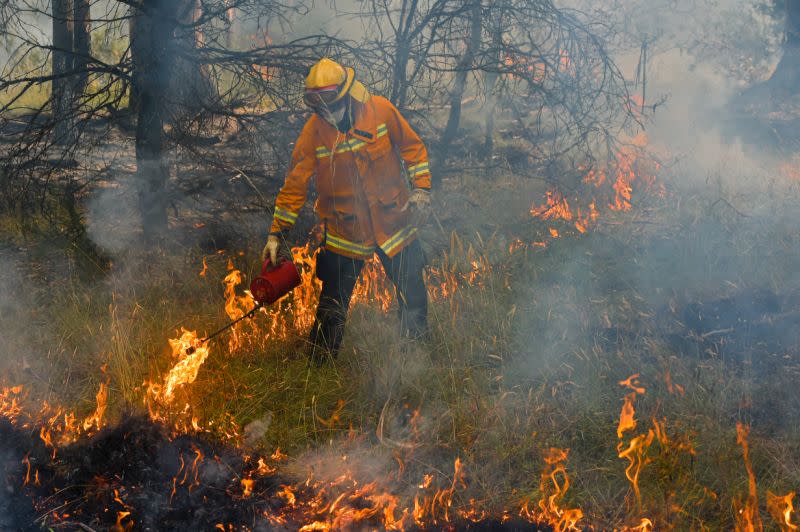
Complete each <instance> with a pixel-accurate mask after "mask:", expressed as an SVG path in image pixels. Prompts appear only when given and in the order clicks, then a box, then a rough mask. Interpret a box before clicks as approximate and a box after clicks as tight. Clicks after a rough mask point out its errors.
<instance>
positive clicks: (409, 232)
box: [381, 227, 417, 255]
mask: <svg viewBox="0 0 800 532" xmlns="http://www.w3.org/2000/svg"><path fill="white" fill-rule="evenodd" d="M416 233H417V228H416V227H406V228H405V229H401V230H400V231H398V232H397V233H395V234H394V235H393V236H391V237H390V238H389V240H387V241H386V242H384V243H383V244H381V249H382V250H383V252H384V253H386V254H387V255H389V254H391V253H392V251H394V250H395V249H397V247H398V246H399V245H401V244H402V243H403V242H405V241H406V240H408V239H409V238H410V237H412V236H414V235H415V234H416Z"/></svg>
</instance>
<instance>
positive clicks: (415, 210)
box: [401, 188, 431, 228]
mask: <svg viewBox="0 0 800 532" xmlns="http://www.w3.org/2000/svg"><path fill="white" fill-rule="evenodd" d="M409 209H410V210H411V221H410V225H412V226H414V227H417V228H420V227H423V226H424V225H425V224H426V223H428V218H430V215H431V192H430V191H429V190H426V189H424V188H415V189H414V190H412V191H411V196H409V198H408V203H406V204H405V206H403V208H402V209H401V210H402V211H404V212H405V211H407V210H409Z"/></svg>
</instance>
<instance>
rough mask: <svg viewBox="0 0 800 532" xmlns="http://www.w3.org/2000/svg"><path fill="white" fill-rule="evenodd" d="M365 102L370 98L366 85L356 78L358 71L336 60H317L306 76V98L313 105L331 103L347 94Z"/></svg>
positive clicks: (325, 58)
mask: <svg viewBox="0 0 800 532" xmlns="http://www.w3.org/2000/svg"><path fill="white" fill-rule="evenodd" d="M348 94H349V95H350V97H352V98H353V99H354V100H356V101H359V102H361V103H365V102H366V101H367V100H368V99H369V92H368V91H367V89H366V87H364V85H363V84H362V83H361V82H360V81H358V80H357V79H356V72H355V70H353V69H352V68H350V67H343V66H342V65H340V64H339V63H337V62H336V61H333V60H332V59H328V58H327V57H323V58H322V59H320V60H319V61H317V62H316V63H315V64H314V66H312V67H311V70H309V72H308V76H306V94H305V97H304V100H305V102H306V104H308V105H309V106H311V107H319V106H320V105H322V104H324V105H331V104H334V103H336V102H338V101H339V100H341V99H342V98H344V97H345V96H346V95H348Z"/></svg>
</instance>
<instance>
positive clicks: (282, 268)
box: [186, 258, 300, 355]
mask: <svg viewBox="0 0 800 532" xmlns="http://www.w3.org/2000/svg"><path fill="white" fill-rule="evenodd" d="M298 286H300V274H299V273H298V271H297V266H295V265H294V263H293V262H292V261H291V260H289V259H286V258H279V259H278V264H277V265H274V266H273V265H272V262H271V261H270V260H269V258H268V259H267V260H266V261H264V265H263V266H261V273H260V274H259V275H258V276H256V277H255V278H253V280H252V281H251V282H250V293H251V294H252V295H253V299H255V300H256V306H255V307H253V309H252V310H251V311H250V312H248V313H247V314H245V315H244V316H242V317H241V318H237V319H235V320H233V321H232V322H230V323H229V324H227V325H225V326H224V327H221V328H219V329H217V330H216V331H214V332H213V333H211V334H209V335H208V336H206V337H205V338H203V339H202V340H200V342H199V343H198V344H197V346H196V347H190V348H189V349H187V350H186V353H187V354H188V355H191V354H192V353H194V352H195V351H196V350H197V347H199V346H201V345H203V344H204V343H206V342H208V341H209V340H211V339H212V338H214V337H215V336H218V335H219V334H221V333H223V332H225V331H226V330H228V329H230V328H231V327H233V326H234V325H236V324H237V323H239V322H240V321H242V320H244V319H247V318H250V317H252V316H253V315H254V314H255V313H256V312H257V311H258V310H259V309H260V308H261V307H263V306H266V305H271V304H273V303H275V302H276V301H277V300H279V299H280V298H282V297H283V296H285V295H286V294H288V293H289V292H291V291H292V290H294V289H295V288H296V287H298Z"/></svg>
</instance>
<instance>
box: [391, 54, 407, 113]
mask: <svg viewBox="0 0 800 532" xmlns="http://www.w3.org/2000/svg"><path fill="white" fill-rule="evenodd" d="M410 46H411V43H407V42H405V41H399V42H398V43H397V52H396V53H395V60H394V72H393V73H392V92H391V98H390V100H391V102H392V103H393V104H394V105H395V107H399V108H402V107H404V106H405V104H406V96H407V94H408V81H407V80H406V75H407V72H408V59H409V55H410V50H409V48H410Z"/></svg>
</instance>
